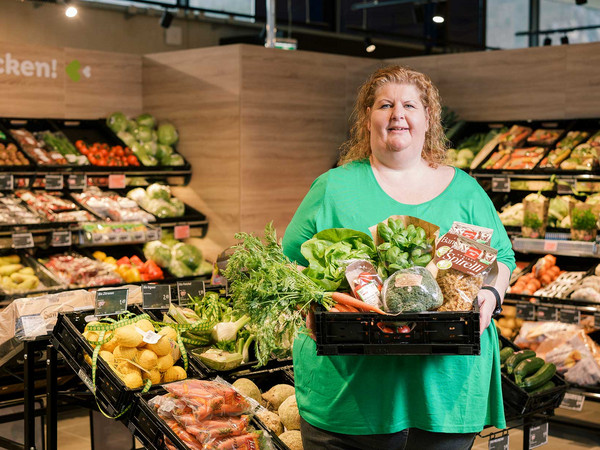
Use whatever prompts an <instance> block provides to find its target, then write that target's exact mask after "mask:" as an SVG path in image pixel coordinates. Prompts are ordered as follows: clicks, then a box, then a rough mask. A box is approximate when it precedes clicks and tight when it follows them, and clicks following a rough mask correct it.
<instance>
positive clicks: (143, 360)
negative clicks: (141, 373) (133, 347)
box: [134, 349, 158, 370]
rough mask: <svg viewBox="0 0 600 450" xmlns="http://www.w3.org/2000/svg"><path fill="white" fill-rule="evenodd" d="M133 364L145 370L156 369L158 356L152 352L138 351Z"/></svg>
mask: <svg viewBox="0 0 600 450" xmlns="http://www.w3.org/2000/svg"><path fill="white" fill-rule="evenodd" d="M134 362H135V363H136V364H138V365H140V366H141V367H143V368H144V369H146V370H150V369H153V368H154V367H156V363H157V362H158V356H156V353H154V352H153V351H152V350H147V349H144V350H138V352H137V355H136V358H135V360H134Z"/></svg>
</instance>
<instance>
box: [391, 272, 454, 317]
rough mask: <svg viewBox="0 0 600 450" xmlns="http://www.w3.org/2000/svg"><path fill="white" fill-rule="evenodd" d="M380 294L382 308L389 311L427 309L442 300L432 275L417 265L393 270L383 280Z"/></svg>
mask: <svg viewBox="0 0 600 450" xmlns="http://www.w3.org/2000/svg"><path fill="white" fill-rule="evenodd" d="M382 296H383V310H384V311H386V312H390V313H402V312H421V311H429V310H432V309H436V308H439V307H440V306H441V305H442V303H443V301H444V298H443V296H442V291H441V290H440V287H439V286H438V284H437V282H436V281H435V278H433V275H431V273H430V272H429V271H428V270H427V269H425V268H424V267H419V266H414V267H409V268H407V269H402V270H398V271H397V272H394V273H393V274H392V275H391V276H390V277H389V278H388V279H387V280H385V283H384V284H383V290H382Z"/></svg>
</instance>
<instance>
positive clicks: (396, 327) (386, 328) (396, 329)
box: [377, 322, 417, 334]
mask: <svg viewBox="0 0 600 450" xmlns="http://www.w3.org/2000/svg"><path fill="white" fill-rule="evenodd" d="M416 326H417V324H416V322H377V328H379V329H380V330H381V331H383V332H384V333H386V334H408V333H410V332H412V331H413V330H414V329H415V327H416Z"/></svg>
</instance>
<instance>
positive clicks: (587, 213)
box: [569, 201, 600, 241]
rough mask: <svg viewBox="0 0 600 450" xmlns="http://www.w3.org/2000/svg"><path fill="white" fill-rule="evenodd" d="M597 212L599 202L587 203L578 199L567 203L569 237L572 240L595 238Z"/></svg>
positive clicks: (599, 208) (599, 206) (599, 207)
mask: <svg viewBox="0 0 600 450" xmlns="http://www.w3.org/2000/svg"><path fill="white" fill-rule="evenodd" d="M599 213H600V204H589V203H584V202H580V201H574V202H571V203H569V217H570V219H571V239H572V240H574V241H593V240H595V239H596V233H597V230H598V225H597V222H598V214H599ZM594 219H595V220H594Z"/></svg>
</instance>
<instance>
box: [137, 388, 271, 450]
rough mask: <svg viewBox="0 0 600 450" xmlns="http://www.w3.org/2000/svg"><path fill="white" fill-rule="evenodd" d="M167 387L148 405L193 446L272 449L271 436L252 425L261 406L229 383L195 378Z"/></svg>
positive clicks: (217, 449) (223, 449) (206, 449)
mask: <svg viewBox="0 0 600 450" xmlns="http://www.w3.org/2000/svg"><path fill="white" fill-rule="evenodd" d="M164 388H165V389H166V390H167V391H168V392H169V394H166V395H162V396H157V397H154V398H153V399H151V400H150V401H149V402H148V404H149V405H150V406H151V407H152V408H154V409H155V410H156V411H157V413H158V415H159V416H160V417H161V418H162V419H163V420H164V421H165V423H166V424H167V425H168V426H169V427H170V428H171V429H172V430H173V432H174V433H175V434H176V435H177V436H178V437H179V438H180V439H181V440H182V442H183V443H185V445H187V446H188V447H189V448H190V449H199V450H200V449H201V450H213V449H214V450H229V449H231V450H234V449H235V450H245V449H247V450H254V449H270V448H272V446H271V442H270V439H268V437H267V436H265V435H263V433H262V432H256V431H254V430H253V429H252V428H251V425H250V418H251V416H250V415H249V414H250V413H252V411H253V410H254V409H255V408H260V406H259V405H258V404H257V403H256V402H254V401H252V400H248V399H246V398H244V396H243V395H241V394H240V393H238V392H237V391H236V390H235V389H233V388H232V387H231V385H229V384H228V383H226V382H224V381H222V380H221V381H220V382H219V381H206V380H193V379H192V380H184V381H180V382H176V383H170V384H167V385H165V386H164ZM252 403H254V405H253V404H252ZM170 445H172V444H170Z"/></svg>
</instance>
